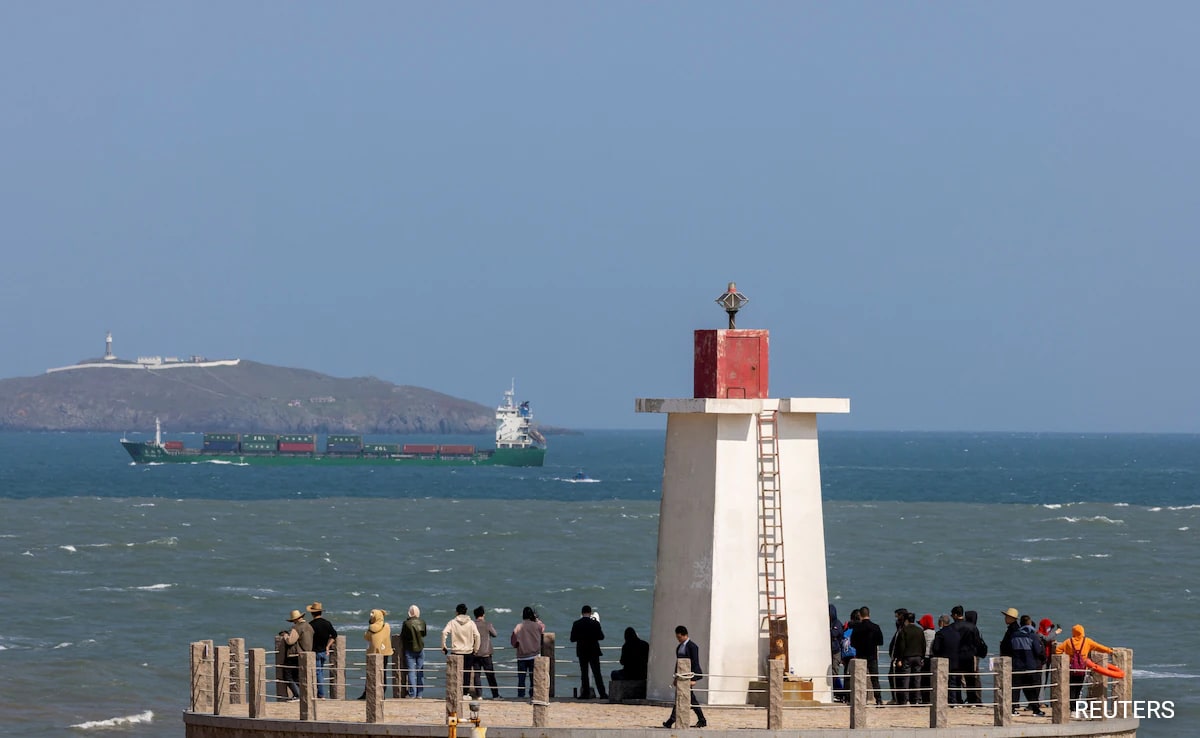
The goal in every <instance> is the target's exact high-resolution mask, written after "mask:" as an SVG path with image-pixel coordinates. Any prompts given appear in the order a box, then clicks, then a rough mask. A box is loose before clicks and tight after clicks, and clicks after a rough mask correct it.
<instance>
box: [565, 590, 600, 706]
mask: <svg viewBox="0 0 1200 738" xmlns="http://www.w3.org/2000/svg"><path fill="white" fill-rule="evenodd" d="M579 612H580V615H581V617H580V618H579V619H578V620H576V621H575V622H574V624H572V625H571V643H574V644H575V656H576V657H578V658H579V682H580V684H579V699H581V700H589V699H591V698H592V689H591V686H590V685H589V684H588V669H591V672H592V674H593V675H595V677H596V692H598V693H599V694H600V699H602V700H606V699H608V693H607V692H606V691H605V689H604V675H603V674H602V673H600V641H602V640H604V630H603V629H601V627H600V621H599V620H597V619H596V618H594V617H592V606H591V605H584V606H583V608H582V609H581V610H580V611H579Z"/></svg>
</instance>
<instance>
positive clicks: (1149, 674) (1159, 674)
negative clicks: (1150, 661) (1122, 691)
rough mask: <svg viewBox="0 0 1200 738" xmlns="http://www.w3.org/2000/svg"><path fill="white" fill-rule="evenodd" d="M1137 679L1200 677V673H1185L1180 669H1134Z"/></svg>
mask: <svg viewBox="0 0 1200 738" xmlns="http://www.w3.org/2000/svg"><path fill="white" fill-rule="evenodd" d="M1133 677H1134V678H1135V679H1200V674H1185V673H1183V672H1178V671H1148V670H1142V669H1134V670H1133Z"/></svg>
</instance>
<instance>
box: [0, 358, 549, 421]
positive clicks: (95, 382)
mask: <svg viewBox="0 0 1200 738" xmlns="http://www.w3.org/2000/svg"><path fill="white" fill-rule="evenodd" d="M504 389H505V387H503V386H498V387H497V388H496V397H497V402H499V400H500V397H501V395H502V393H503V390H504ZM494 416H495V408H494V407H489V406H486V405H481V404H479V403H476V402H470V401H468V400H463V399H459V398H457V397H451V396H450V395H445V394H442V393H440V392H435V391H433V390H429V389H424V388H422V387H412V386H408V385H396V384H392V383H391V382H386V381H384V380H381V379H377V378H375V377H354V378H348V379H343V378H337V377H331V376H329V375H327V374H321V373H318V372H314V371H309V370H306V369H291V368H286V367H280V366H272V365H270V364H260V363H258V362H254V361H246V360H244V359H217V360H210V359H206V358H204V357H199V356H192V357H190V358H188V359H174V358H167V359H163V358H160V357H139V358H138V359H137V360H136V361H129V360H124V359H119V358H117V357H116V356H115V355H114V354H113V352H112V336H111V334H110V335H109V336H108V338H107V341H106V344H105V354H104V356H103V357H102V358H95V359H85V360H83V361H81V362H79V363H78V364H75V365H72V366H68V367H57V368H54V369H48V370H47V372H46V373H45V374H44V375H42V376H37V377H17V378H13V379H0V430H10V431H11V430H20V431H115V432H125V431H136V430H145V431H153V429H154V420H155V418H158V419H160V420H161V421H162V424H163V427H164V428H169V429H171V430H173V431H196V432H204V431H226V430H227V431H236V432H250V431H269V432H273V433H289V432H291V433H304V432H308V433H328V432H348V433H378V434H425V433H491V432H493V431H494V430H495V417H494ZM546 430H548V429H546V428H543V431H546Z"/></svg>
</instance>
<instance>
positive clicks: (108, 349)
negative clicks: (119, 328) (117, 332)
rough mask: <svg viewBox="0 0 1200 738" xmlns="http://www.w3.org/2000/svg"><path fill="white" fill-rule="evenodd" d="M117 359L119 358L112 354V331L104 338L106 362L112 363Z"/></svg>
mask: <svg viewBox="0 0 1200 738" xmlns="http://www.w3.org/2000/svg"><path fill="white" fill-rule="evenodd" d="M115 358H117V357H116V355H115V354H113V352H112V331H109V332H108V335H106V336H105V337H104V360H105V361H112V360H113V359H115Z"/></svg>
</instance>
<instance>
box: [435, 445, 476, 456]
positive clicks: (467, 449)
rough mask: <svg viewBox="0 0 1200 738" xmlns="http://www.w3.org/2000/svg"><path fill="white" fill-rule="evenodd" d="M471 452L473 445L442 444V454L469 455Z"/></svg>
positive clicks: (473, 449) (473, 450) (473, 448)
mask: <svg viewBox="0 0 1200 738" xmlns="http://www.w3.org/2000/svg"><path fill="white" fill-rule="evenodd" d="M473 453H475V447H474V446H453V445H449V446H442V456H470V455H471V454H473Z"/></svg>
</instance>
